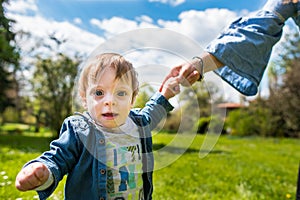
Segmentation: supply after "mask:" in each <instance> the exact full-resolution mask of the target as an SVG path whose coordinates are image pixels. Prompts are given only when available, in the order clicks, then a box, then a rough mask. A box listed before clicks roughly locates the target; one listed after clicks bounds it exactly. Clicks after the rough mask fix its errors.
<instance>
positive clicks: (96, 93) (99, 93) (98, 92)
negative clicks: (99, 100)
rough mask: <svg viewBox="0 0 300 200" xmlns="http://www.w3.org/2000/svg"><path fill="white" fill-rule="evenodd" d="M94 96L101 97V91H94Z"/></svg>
mask: <svg viewBox="0 0 300 200" xmlns="http://www.w3.org/2000/svg"><path fill="white" fill-rule="evenodd" d="M95 95H96V96H102V95H103V91H102V90H96V91H95Z"/></svg>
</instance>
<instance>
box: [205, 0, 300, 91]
mask: <svg viewBox="0 0 300 200" xmlns="http://www.w3.org/2000/svg"><path fill="white" fill-rule="evenodd" d="M293 2H294V3H293ZM288 18H293V20H294V21H295V23H296V24H297V25H298V27H299V26H300V1H298V2H296V1H294V0H268V2H267V3H266V5H265V6H264V7H263V8H262V9H261V10H260V11H258V12H257V13H256V14H254V15H252V16H249V17H242V18H239V19H238V20H236V21H234V22H233V23H232V24H230V26H229V27H228V28H227V29H225V30H224V31H223V32H222V33H221V34H220V35H219V36H218V37H217V38H216V39H215V40H213V41H212V42H211V43H210V44H209V45H208V46H207V47H206V51H207V52H209V53H211V54H213V55H214V56H215V57H216V58H218V59H219V60H220V61H221V62H222V63H224V64H225V65H226V66H224V67H222V68H220V69H217V70H215V73H216V74H218V75H219V76H220V77H221V78H223V80H225V81H226V82H228V83H229V84H230V85H231V86H233V87H234V88H235V89H237V90H238V91H239V92H241V93H242V94H245V95H255V94H256V93H257V91H258V89H257V88H258V86H259V83H260V81H261V79H262V76H263V74H264V71H265V69H266V67H267V64H268V61H269V59H270V55H271V51H272V47H273V46H274V45H275V44H276V43H277V42H278V41H279V40H280V38H281V36H282V28H283V26H284V23H285V21H286V20H287V19H288Z"/></svg>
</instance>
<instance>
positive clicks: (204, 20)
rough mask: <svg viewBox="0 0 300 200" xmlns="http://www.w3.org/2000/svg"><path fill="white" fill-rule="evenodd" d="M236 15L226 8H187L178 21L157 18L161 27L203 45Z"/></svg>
mask: <svg viewBox="0 0 300 200" xmlns="http://www.w3.org/2000/svg"><path fill="white" fill-rule="evenodd" d="M236 17H237V14H236V13H235V12H232V11H229V10H227V9H207V10H205V11H196V10H189V11H185V12H182V13H181V14H180V15H179V21H165V20H159V21H158V24H159V25H160V26H161V27H164V28H167V29H170V30H174V31H176V32H179V33H182V34H185V35H187V36H189V37H191V38H193V39H194V40H196V41H198V42H199V43H200V44H201V45H203V46H205V45H206V44H207V43H208V42H210V41H211V40H213V39H214V38H215V37H216V36H217V35H218V34H219V33H220V31H221V30H222V29H223V28H224V27H225V26H226V25H228V24H229V22H231V21H232V20H233V19H235V18H236Z"/></svg>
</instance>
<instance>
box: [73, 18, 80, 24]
mask: <svg viewBox="0 0 300 200" xmlns="http://www.w3.org/2000/svg"><path fill="white" fill-rule="evenodd" d="M73 22H74V23H75V24H82V20H81V19H80V18H78V17H76V18H74V19H73Z"/></svg>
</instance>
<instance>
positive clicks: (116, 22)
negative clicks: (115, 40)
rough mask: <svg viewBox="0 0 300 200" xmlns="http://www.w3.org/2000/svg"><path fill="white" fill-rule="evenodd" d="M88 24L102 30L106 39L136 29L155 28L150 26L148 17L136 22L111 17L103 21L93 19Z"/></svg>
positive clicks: (150, 20)
mask: <svg viewBox="0 0 300 200" xmlns="http://www.w3.org/2000/svg"><path fill="white" fill-rule="evenodd" d="M90 23H91V24H92V25H94V26H96V27H98V28H99V29H101V30H104V31H105V35H106V36H107V37H109V36H112V35H116V34H120V33H123V32H127V31H131V30H135V29H138V28H153V27H156V26H155V25H153V24H152V19H151V18H150V17H148V16H141V17H138V18H137V20H128V19H125V18H120V17H112V18H110V19H104V20H98V19H95V18H93V19H91V20H90Z"/></svg>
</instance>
